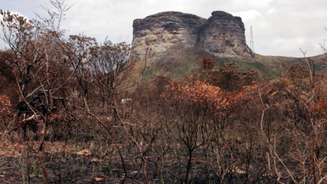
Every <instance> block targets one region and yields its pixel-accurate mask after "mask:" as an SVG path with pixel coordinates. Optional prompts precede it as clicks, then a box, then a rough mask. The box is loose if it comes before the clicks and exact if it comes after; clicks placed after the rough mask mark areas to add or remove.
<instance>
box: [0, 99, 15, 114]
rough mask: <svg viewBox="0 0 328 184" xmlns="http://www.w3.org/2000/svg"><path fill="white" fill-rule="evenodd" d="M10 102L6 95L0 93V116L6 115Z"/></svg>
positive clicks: (8, 111) (9, 108) (9, 110)
mask: <svg viewBox="0 0 328 184" xmlns="http://www.w3.org/2000/svg"><path fill="white" fill-rule="evenodd" d="M11 108H12V104H11V102H10V99H9V97H8V96H4V95H0V116H4V115H8V114H10V112H11Z"/></svg>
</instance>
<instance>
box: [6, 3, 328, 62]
mask: <svg viewBox="0 0 328 184" xmlns="http://www.w3.org/2000/svg"><path fill="white" fill-rule="evenodd" d="M67 1H68V3H69V4H71V5H72V8H71V10H70V11H69V12H68V14H67V16H66V19H65V20H64V22H63V27H64V28H65V30H66V31H67V34H77V33H83V34H86V35H90V36H93V37H96V38H97V39H98V40H99V41H102V40H104V39H105V38H106V36H108V38H109V39H110V40H112V41H113V42H121V41H126V42H129V43H130V42H131V40H132V22H133V20H134V19H136V18H143V17H146V16H148V15H151V14H154V13H158V12H161V11H181V12H186V13H192V14H195V15H198V16H201V17H204V18H208V17H209V16H210V14H211V12H212V11H214V10H223V11H227V12H229V13H232V14H233V15H238V16H241V17H242V19H243V21H244V24H245V28H246V39H247V40H249V37H250V34H249V28H250V26H251V25H252V26H253V35H254V45H255V52H257V53H260V54H264V55H282V56H300V55H301V54H300V51H299V48H302V49H303V50H306V51H307V53H308V55H309V56H310V55H316V54H320V53H322V49H321V47H320V44H325V45H326V43H325V40H326V35H327V32H326V22H327V17H326V10H327V2H326V0H230V1H227V0H67ZM46 5H47V0H0V8H1V9H7V10H12V11H16V12H20V13H21V14H23V15H25V16H27V17H29V18H33V17H35V15H34V14H35V13H40V12H42V11H43V10H42V8H41V6H46ZM247 42H248V41H247Z"/></svg>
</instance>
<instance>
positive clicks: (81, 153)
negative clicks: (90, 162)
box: [76, 149, 91, 157]
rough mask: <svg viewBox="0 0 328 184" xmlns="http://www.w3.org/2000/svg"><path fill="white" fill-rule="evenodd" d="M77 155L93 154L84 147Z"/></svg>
mask: <svg viewBox="0 0 328 184" xmlns="http://www.w3.org/2000/svg"><path fill="white" fill-rule="evenodd" d="M76 154H77V155H80V156H86V157H88V156H91V151H90V150H89V149H83V150H81V151H79V152H77V153H76Z"/></svg>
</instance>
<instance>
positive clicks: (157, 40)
mask: <svg viewBox="0 0 328 184" xmlns="http://www.w3.org/2000/svg"><path fill="white" fill-rule="evenodd" d="M132 47H133V48H132V56H133V57H134V58H136V59H143V58H144V57H145V54H147V53H148V54H149V55H148V56H147V57H148V58H149V57H150V58H156V57H161V56H162V55H164V54H169V53H168V51H178V50H179V49H183V48H195V49H200V50H204V51H206V52H208V53H210V54H212V55H214V56H222V57H233V56H242V57H249V56H251V55H252V51H251V50H250V49H249V47H248V46H247V44H246V41H245V28H244V24H243V22H242V20H241V18H240V17H235V16H233V15H231V14H228V13H226V12H223V11H215V12H213V13H212V16H211V17H210V18H209V19H204V18H201V17H198V16H196V15H192V14H185V13H181V12H163V13H158V14H155V15H151V16H148V17H146V18H144V19H136V20H135V21H134V22H133V42H132ZM147 50H148V51H149V50H150V52H147Z"/></svg>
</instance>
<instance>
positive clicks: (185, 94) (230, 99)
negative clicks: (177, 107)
mask: <svg viewBox="0 0 328 184" xmlns="http://www.w3.org/2000/svg"><path fill="white" fill-rule="evenodd" d="M256 90H257V86H256V85H251V86H246V87H243V88H242V89H241V90H239V91H236V92H226V91H224V90H222V89H221V88H219V87H217V86H213V85H210V84H208V83H206V82H203V81H195V82H193V83H191V84H179V83H177V82H170V84H169V85H168V88H167V90H166V91H165V92H164V93H163V94H162V97H163V98H165V99H166V100H169V101H175V102H183V103H189V104H192V105H198V106H203V107H204V108H205V107H206V108H210V111H211V112H213V113H215V114H216V113H219V112H223V111H226V110H229V109H231V108H232V107H234V106H235V105H238V104H239V103H242V102H243V101H245V100H246V101H247V100H249V99H250V96H251V95H250V94H252V93H253V92H254V91H256Z"/></svg>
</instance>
